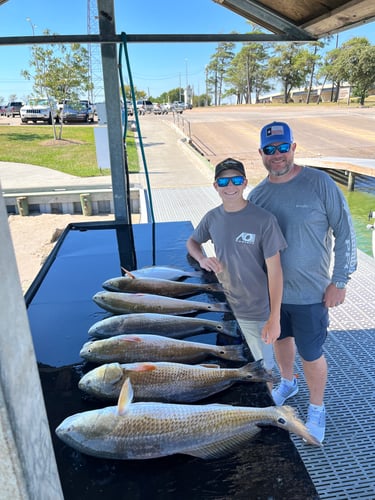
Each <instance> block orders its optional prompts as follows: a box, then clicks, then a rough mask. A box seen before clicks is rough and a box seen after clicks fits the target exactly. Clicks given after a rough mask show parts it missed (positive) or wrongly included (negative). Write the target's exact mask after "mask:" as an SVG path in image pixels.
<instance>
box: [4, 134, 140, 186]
mask: <svg viewBox="0 0 375 500" xmlns="http://www.w3.org/2000/svg"><path fill="white" fill-rule="evenodd" d="M62 137H63V139H62V140H61V141H59V140H57V141H55V140H54V139H53V129H52V126H27V125H25V126H22V125H20V126H17V127H9V126H0V161H9V162H15V163H29V164H31V165H38V166H41V167H48V168H52V169H54V170H58V171H60V172H64V173H66V174H70V175H75V176H78V177H92V176H99V175H109V174H110V170H109V169H102V170H101V169H99V167H98V164H97V160H96V148H95V138H94V129H93V127H87V126H84V127H81V126H79V125H78V126H77V125H74V126H69V125H68V126H67V125H64V128H63V136H62ZM126 148H127V156H128V166H129V172H138V171H139V164H138V155H137V150H136V144H135V139H134V134H133V132H131V131H128V133H127V137H126Z"/></svg>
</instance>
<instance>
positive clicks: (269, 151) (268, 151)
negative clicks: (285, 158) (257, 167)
mask: <svg viewBox="0 0 375 500" xmlns="http://www.w3.org/2000/svg"><path fill="white" fill-rule="evenodd" d="M290 147H291V144H290V143H289V142H283V143H282V144H279V145H278V146H264V148H263V149H262V151H263V153H264V154H265V155H268V156H269V155H274V154H275V153H276V150H277V151H278V152H279V153H288V152H289V151H290Z"/></svg>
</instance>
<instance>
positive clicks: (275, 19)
mask: <svg viewBox="0 0 375 500" xmlns="http://www.w3.org/2000/svg"><path fill="white" fill-rule="evenodd" d="M213 1H214V2H216V3H218V4H220V5H223V6H224V7H226V8H228V9H230V10H232V11H233V12H236V13H237V14H239V15H241V16H243V17H245V18H246V19H249V20H250V21H253V22H254V23H256V24H258V25H260V26H263V27H264V28H267V29H268V30H269V31H271V32H273V33H279V34H288V35H291V36H294V37H295V38H296V39H297V40H299V39H301V37H302V38H303V37H306V34H308V35H310V36H312V37H313V38H323V37H325V36H327V35H331V34H333V33H337V32H338V31H342V30H346V29H349V28H353V27H354V26H358V25H361V24H365V23H368V22H371V21H374V19H375V2H374V1H373V0H324V1H322V0H320V1H316V0H315V1H311V0H293V1H292V2H291V1H290V0H259V1H254V0H213Z"/></svg>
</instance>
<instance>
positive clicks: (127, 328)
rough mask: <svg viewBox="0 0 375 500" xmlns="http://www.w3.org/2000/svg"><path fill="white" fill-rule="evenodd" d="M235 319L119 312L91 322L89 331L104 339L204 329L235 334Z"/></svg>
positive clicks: (195, 332)
mask: <svg viewBox="0 0 375 500" xmlns="http://www.w3.org/2000/svg"><path fill="white" fill-rule="evenodd" d="M233 325H234V321H225V322H220V321H213V320H210V319H204V318H191V317H186V316H175V315H171V314H157V313H133V314H120V315H117V316H111V317H109V318H105V319H102V320H101V321H97V322H96V323H94V324H93V325H92V326H91V327H90V328H89V331H88V334H89V335H90V337H96V338H107V337H112V336H114V335H123V334H135V335H137V334H140V333H147V334H151V335H163V336H168V337H172V338H177V339H178V338H179V339H183V338H186V337H189V336H191V335H198V334H200V333H202V331H203V330H209V331H213V332H215V333H221V334H223V335H227V336H229V337H237V336H238V335H237V333H236V331H235V330H236V328H234V326H233Z"/></svg>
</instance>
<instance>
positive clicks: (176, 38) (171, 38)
mask: <svg viewBox="0 0 375 500" xmlns="http://www.w3.org/2000/svg"><path fill="white" fill-rule="evenodd" d="M304 33H306V36H305V37H304V38H298V39H296V38H295V37H294V36H292V35H290V34H267V33H257V34H255V33H254V34H249V33H243V34H241V33H227V34H217V33H216V34H190V35H189V34H168V35H164V34H153V35H144V34H133V35H129V34H126V40H127V42H128V43H202V42H203V43H212V42H238V43H240V42H311V41H314V40H316V38H314V37H313V36H312V35H311V34H308V33H307V32H304ZM121 42H122V38H121V34H120V35H116V34H114V35H112V36H110V37H105V38H103V37H102V36H101V35H93V34H91V35H44V36H7V37H0V46H2V45H34V44H49V43H83V44H87V43H99V44H107V43H121Z"/></svg>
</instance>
